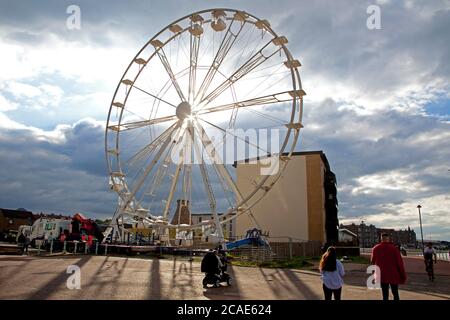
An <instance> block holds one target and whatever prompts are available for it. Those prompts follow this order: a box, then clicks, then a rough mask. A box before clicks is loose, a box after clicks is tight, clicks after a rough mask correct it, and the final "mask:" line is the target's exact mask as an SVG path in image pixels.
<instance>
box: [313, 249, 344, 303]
mask: <svg viewBox="0 0 450 320" xmlns="http://www.w3.org/2000/svg"><path fill="white" fill-rule="evenodd" d="M319 270H320V274H321V275H322V282H323V285H322V288H323V293H324V295H325V300H331V298H332V296H334V300H341V292H342V285H343V284H344V279H343V277H344V275H345V271H344V265H343V264H342V262H340V261H339V260H338V259H337V257H336V248H335V247H328V249H327V251H326V252H325V253H324V254H323V256H322V259H321V260H320V264H319Z"/></svg>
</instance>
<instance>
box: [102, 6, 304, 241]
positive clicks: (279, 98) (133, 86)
mask: <svg viewBox="0 0 450 320" xmlns="http://www.w3.org/2000/svg"><path fill="white" fill-rule="evenodd" d="M287 43H288V40H287V38H286V37H285V36H279V35H277V34H276V33H275V31H274V30H273V29H272V27H271V25H270V23H269V22H268V21H267V20H262V19H259V18H257V17H255V16H253V15H251V14H249V13H247V12H244V11H239V10H233V9H209V10H203V11H199V12H195V13H192V14H189V15H187V16H185V17H183V18H180V19H178V20H176V21H174V22H172V23H171V24H169V25H168V26H166V27H165V28H164V29H162V30H161V31H160V32H158V33H157V34H156V35H155V36H154V37H152V38H151V39H150V40H149V41H148V42H147V43H146V44H145V45H144V46H143V47H142V49H141V50H139V52H138V53H137V54H136V56H135V57H134V58H133V59H132V60H131V62H130V63H129V65H128V67H127V68H126V70H125V72H124V74H123V76H122V78H121V79H120V81H119V83H118V85H117V88H116V91H115V93H114V96H113V99H112V101H111V106H110V109H109V113H108V119H107V126H106V134H105V151H106V158H107V164H108V170H109V176H110V186H111V189H112V190H114V191H115V192H117V194H118V197H119V203H118V206H117V209H116V212H115V214H114V217H113V219H112V223H111V226H110V228H109V229H108V231H107V232H113V234H114V237H115V238H118V239H122V240H123V237H124V233H123V232H124V227H123V226H124V224H125V223H127V222H128V223H136V224H138V225H143V226H152V227H158V228H161V230H163V231H164V232H167V230H168V229H176V230H177V231H186V232H190V231H192V230H195V229H200V228H203V229H204V228H205V227H206V228H210V229H211V230H213V231H214V232H215V234H217V235H218V238H219V239H222V240H223V238H224V234H223V231H222V227H221V224H224V223H226V222H228V221H230V220H231V219H236V218H237V217H238V216H239V215H241V214H248V215H250V216H251V217H252V218H253V219H254V221H255V224H256V223H257V222H256V218H257V217H255V216H254V215H253V214H252V211H251V209H252V207H253V206H254V205H255V204H256V203H257V202H258V201H260V200H261V199H262V198H263V197H264V196H265V195H266V194H267V192H269V191H270V189H271V188H272V187H273V185H274V184H275V183H276V181H277V180H278V179H279V177H280V176H281V174H282V172H283V170H284V168H285V167H286V165H287V163H288V162H289V159H290V156H291V153H292V152H293V151H294V148H295V147H296V145H297V140H298V136H299V131H300V129H301V128H302V111H303V96H304V95H305V92H304V91H303V90H302V86H301V81H300V75H299V72H298V68H299V67H300V66H301V64H300V62H299V61H298V60H296V59H294V58H293V57H292V55H291V53H290V52H289V50H288V49H287V46H286V45H287ZM237 129H242V130H241V131H244V133H245V132H247V133H248V132H249V130H250V129H251V130H258V132H263V130H266V131H265V132H268V131H269V130H271V131H270V132H274V131H273V130H277V131H276V132H277V134H276V135H275V134H274V135H273V137H272V135H271V134H269V136H270V137H268V136H267V134H266V136H265V137H264V138H261V136H259V137H258V140H257V141H256V142H255V141H250V139H248V137H246V136H245V134H244V136H240V135H239V134H238V133H237ZM252 132H253V131H252ZM263 140H264V141H266V142H267V143H265V144H264V143H261V141H263ZM269 140H272V142H273V141H274V140H276V141H275V142H277V143H268V141H269ZM229 141H232V142H231V143H228V142H229ZM239 143H241V144H242V145H243V146H244V147H243V148H241V149H240V150H241V152H240V153H239V152H237V151H236V150H239V147H236V145H237V144H239ZM230 152H231V153H233V157H232V159H231V161H229V160H230V159H228V158H229V157H228V156H227V155H228V154H230ZM249 158H250V159H251V158H255V159H260V158H274V159H276V160H277V161H278V160H279V161H278V165H277V167H276V170H275V169H273V170H272V171H271V172H269V173H267V172H266V173H265V174H264V175H258V176H255V177H254V179H252V181H251V183H252V186H253V187H252V188H251V190H245V191H244V190H240V189H239V187H238V185H237V183H236V177H235V172H234V170H233V169H234V168H232V165H233V164H235V162H236V161H237V162H239V161H243V160H245V159H249ZM227 160H228V161H227ZM247 189H248V188H247ZM183 206H184V208H183ZM185 208H187V211H186V212H188V214H189V215H190V214H192V213H194V212H198V213H207V214H209V215H210V216H212V217H214V218H213V219H210V220H205V221H201V222H198V223H196V224H193V223H192V220H191V219H190V218H189V219H188V221H186V219H185V218H181V217H182V215H181V214H180V212H175V211H176V210H178V211H181V210H185ZM219 213H220V218H219Z"/></svg>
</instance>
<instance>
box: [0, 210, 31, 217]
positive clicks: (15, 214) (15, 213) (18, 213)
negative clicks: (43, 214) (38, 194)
mask: <svg viewBox="0 0 450 320" xmlns="http://www.w3.org/2000/svg"><path fill="white" fill-rule="evenodd" d="M0 211H1V212H2V213H3V215H4V216H5V217H7V218H11V219H28V218H30V219H33V213H32V212H31V211H25V210H13V209H3V208H0Z"/></svg>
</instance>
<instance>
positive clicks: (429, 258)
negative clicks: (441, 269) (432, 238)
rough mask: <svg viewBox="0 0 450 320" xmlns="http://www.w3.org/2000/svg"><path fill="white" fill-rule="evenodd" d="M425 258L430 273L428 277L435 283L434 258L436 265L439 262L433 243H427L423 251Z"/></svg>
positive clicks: (426, 268)
mask: <svg viewBox="0 0 450 320" xmlns="http://www.w3.org/2000/svg"><path fill="white" fill-rule="evenodd" d="M423 258H424V262H425V270H426V272H427V273H428V277H429V279H430V280H431V281H434V267H433V258H434V263H436V262H437V255H436V250H434V248H433V244H432V243H431V242H429V243H427V246H426V247H425V249H423Z"/></svg>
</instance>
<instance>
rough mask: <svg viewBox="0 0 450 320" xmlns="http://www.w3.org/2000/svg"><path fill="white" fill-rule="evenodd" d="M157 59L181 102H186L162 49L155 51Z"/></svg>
mask: <svg viewBox="0 0 450 320" xmlns="http://www.w3.org/2000/svg"><path fill="white" fill-rule="evenodd" d="M157 54H158V57H159V59H160V61H161V63H162V65H163V66H164V68H165V69H166V72H167V74H168V75H169V78H170V80H171V81H172V84H173V87H174V88H175V90H176V91H177V93H178V96H179V97H180V99H181V101H186V98H185V97H184V94H183V91H182V90H181V87H180V85H179V84H178V81H177V78H176V77H175V74H174V73H173V71H172V67H171V66H170V63H169V60H168V59H167V56H166V54H165V52H164V50H163V48H160V49H159V50H158V51H157Z"/></svg>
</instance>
